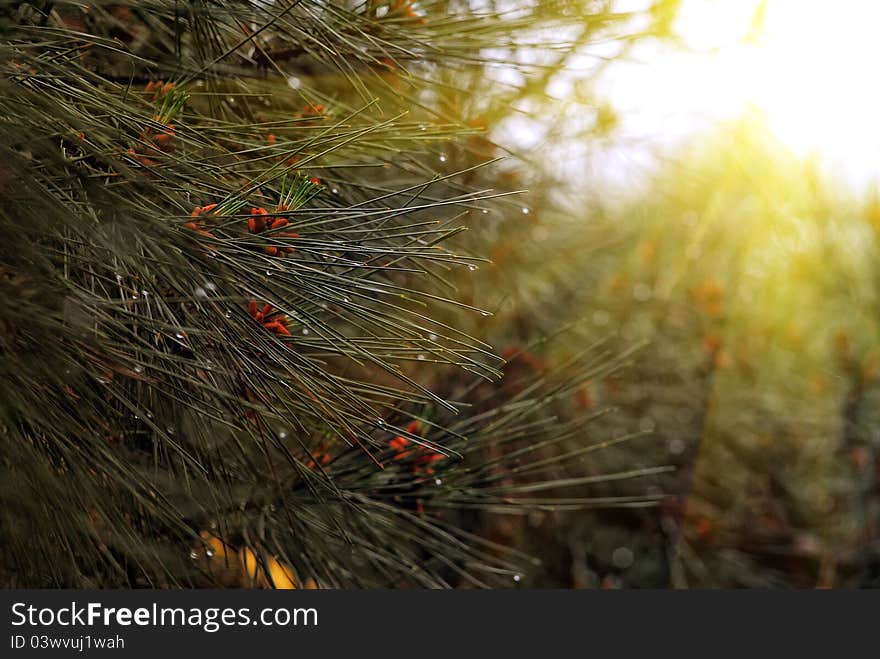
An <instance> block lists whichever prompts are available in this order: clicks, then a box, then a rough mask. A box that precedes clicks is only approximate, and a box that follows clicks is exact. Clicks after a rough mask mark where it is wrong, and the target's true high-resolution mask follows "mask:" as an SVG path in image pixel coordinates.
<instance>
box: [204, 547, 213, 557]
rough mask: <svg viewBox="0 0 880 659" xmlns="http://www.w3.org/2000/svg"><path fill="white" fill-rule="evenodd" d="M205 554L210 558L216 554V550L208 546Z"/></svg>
mask: <svg viewBox="0 0 880 659" xmlns="http://www.w3.org/2000/svg"><path fill="white" fill-rule="evenodd" d="M205 555H206V556H207V557H208V558H211V557H212V556H213V555H214V550H213V549H211V548H210V547H208V548H207V549H205Z"/></svg>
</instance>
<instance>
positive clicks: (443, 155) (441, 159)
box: [440, 153, 446, 162]
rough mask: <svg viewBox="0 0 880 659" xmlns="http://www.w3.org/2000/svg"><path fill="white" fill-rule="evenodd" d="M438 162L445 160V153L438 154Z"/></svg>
mask: <svg viewBox="0 0 880 659" xmlns="http://www.w3.org/2000/svg"><path fill="white" fill-rule="evenodd" d="M440 162H446V154H445V153H441V154H440Z"/></svg>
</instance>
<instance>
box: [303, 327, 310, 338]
mask: <svg viewBox="0 0 880 659" xmlns="http://www.w3.org/2000/svg"><path fill="white" fill-rule="evenodd" d="M308 335H309V330H308V328H307V327H303V336H308Z"/></svg>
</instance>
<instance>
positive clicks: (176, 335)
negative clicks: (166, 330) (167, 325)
mask: <svg viewBox="0 0 880 659" xmlns="http://www.w3.org/2000/svg"><path fill="white" fill-rule="evenodd" d="M174 337H175V338H177V339H182V338H183V334H182V333H180V332H175V334H174Z"/></svg>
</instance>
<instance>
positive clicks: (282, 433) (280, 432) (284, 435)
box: [278, 430, 287, 439]
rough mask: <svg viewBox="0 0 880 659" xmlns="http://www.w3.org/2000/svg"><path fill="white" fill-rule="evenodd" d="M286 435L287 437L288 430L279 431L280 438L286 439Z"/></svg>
mask: <svg viewBox="0 0 880 659" xmlns="http://www.w3.org/2000/svg"><path fill="white" fill-rule="evenodd" d="M286 437H287V431H286V430H279V431H278V439H285V438H286Z"/></svg>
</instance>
